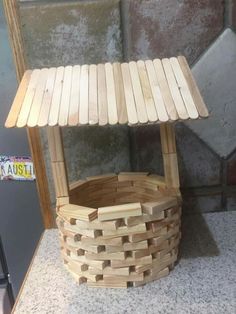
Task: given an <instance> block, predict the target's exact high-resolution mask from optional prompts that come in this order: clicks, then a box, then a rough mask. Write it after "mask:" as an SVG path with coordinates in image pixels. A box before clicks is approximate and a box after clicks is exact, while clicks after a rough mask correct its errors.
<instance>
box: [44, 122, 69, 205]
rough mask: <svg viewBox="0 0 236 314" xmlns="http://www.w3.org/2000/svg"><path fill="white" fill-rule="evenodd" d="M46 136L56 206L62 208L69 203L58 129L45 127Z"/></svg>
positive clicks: (60, 137) (56, 127)
mask: <svg viewBox="0 0 236 314" xmlns="http://www.w3.org/2000/svg"><path fill="white" fill-rule="evenodd" d="M47 135H48V147H49V152H50V158H51V166H52V174H53V181H54V186H55V191H56V197H57V206H62V205H64V204H68V203H69V184H68V177H67V170H66V165H65V158H64V150H63V143H62V136H61V130H60V127H58V126H53V127H47Z"/></svg>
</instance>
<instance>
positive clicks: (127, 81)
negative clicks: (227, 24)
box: [121, 63, 138, 124]
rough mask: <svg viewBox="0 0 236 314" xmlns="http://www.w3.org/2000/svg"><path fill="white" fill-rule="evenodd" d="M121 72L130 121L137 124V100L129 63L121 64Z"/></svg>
mask: <svg viewBox="0 0 236 314" xmlns="http://www.w3.org/2000/svg"><path fill="white" fill-rule="evenodd" d="M121 72H122V77H123V84H124V92H125V100H126V108H127V114H128V121H129V124H137V123H138V117H137V111H136V106H135V101H134V95H133V88H132V82H131V77H130V71H129V65H128V63H122V64H121Z"/></svg>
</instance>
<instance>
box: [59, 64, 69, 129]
mask: <svg viewBox="0 0 236 314" xmlns="http://www.w3.org/2000/svg"><path fill="white" fill-rule="evenodd" d="M71 79H72V66H71V65H68V66H66V67H65V71H64V79H63V87H62V93H61V102H60V110H59V119H58V125H60V126H65V125H67V122H68V114H69V104H70V94H71Z"/></svg>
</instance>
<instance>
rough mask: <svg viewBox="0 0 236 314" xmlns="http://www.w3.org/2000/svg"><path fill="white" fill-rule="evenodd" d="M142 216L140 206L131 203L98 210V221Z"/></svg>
mask: <svg viewBox="0 0 236 314" xmlns="http://www.w3.org/2000/svg"><path fill="white" fill-rule="evenodd" d="M140 215H142V210H141V204H140V203H131V204H124V205H116V206H107V207H100V208H98V220H99V221H104V220H113V219H119V218H124V217H131V216H140Z"/></svg>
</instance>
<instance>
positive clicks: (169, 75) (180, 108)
mask: <svg viewBox="0 0 236 314" xmlns="http://www.w3.org/2000/svg"><path fill="white" fill-rule="evenodd" d="M162 65H163V69H164V72H165V76H166V79H167V82H168V85H169V88H170V92H171V95H172V98H173V100H174V103H175V108H176V111H177V112H178V115H179V117H180V119H182V120H186V119H188V118H189V116H188V112H187V110H186V107H185V105H184V102H183V99H182V96H181V94H180V91H179V87H178V85H177V82H176V79H175V76H174V73H173V71H172V67H171V64H170V60H169V59H167V58H165V59H162Z"/></svg>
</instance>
